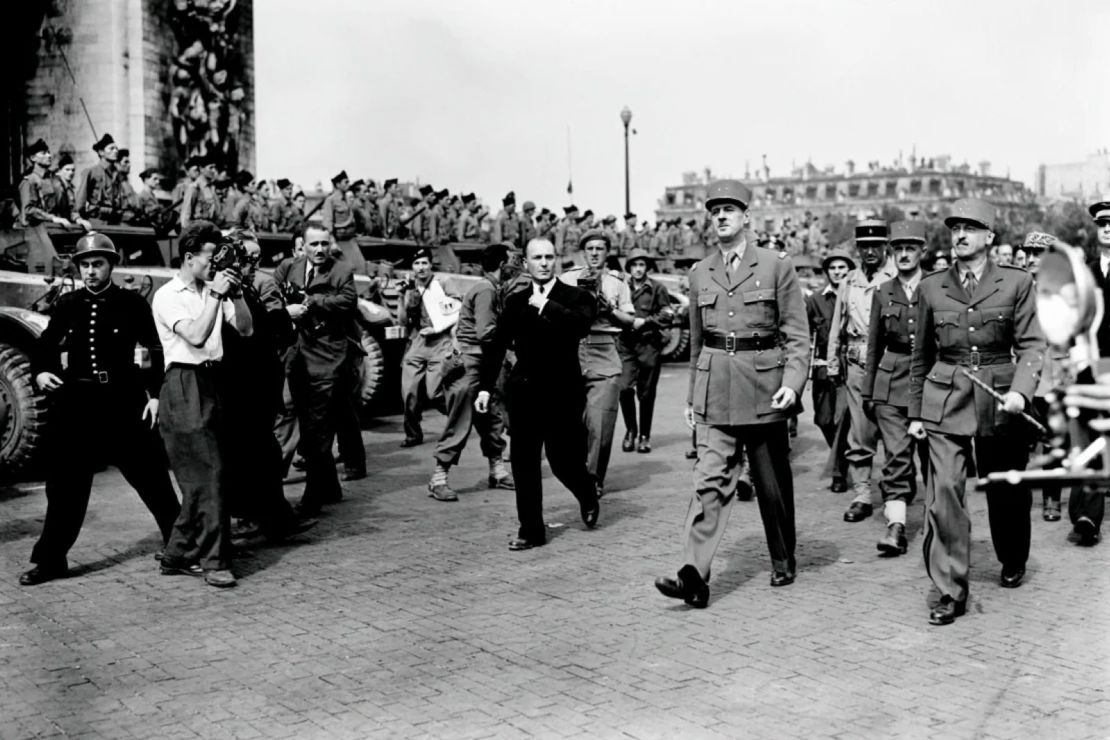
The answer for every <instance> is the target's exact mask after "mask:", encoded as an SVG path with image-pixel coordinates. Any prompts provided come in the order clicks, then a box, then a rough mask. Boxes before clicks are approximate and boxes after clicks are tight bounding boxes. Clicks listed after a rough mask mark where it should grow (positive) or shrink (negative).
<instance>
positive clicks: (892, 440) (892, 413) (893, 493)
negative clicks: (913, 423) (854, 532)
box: [873, 403, 928, 504]
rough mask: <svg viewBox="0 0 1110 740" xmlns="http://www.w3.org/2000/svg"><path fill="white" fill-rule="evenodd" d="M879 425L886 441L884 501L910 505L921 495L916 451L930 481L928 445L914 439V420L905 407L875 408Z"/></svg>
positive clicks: (881, 404)
mask: <svg viewBox="0 0 1110 740" xmlns="http://www.w3.org/2000/svg"><path fill="white" fill-rule="evenodd" d="M873 408H874V413H875V423H876V425H877V426H878V428H879V436H880V437H882V439H883V450H884V451H885V455H886V457H885V458H884V459H883V478H882V480H881V481H879V490H880V491H881V492H882V495H883V501H884V502H886V501H904V502H905V503H907V504H909V503H911V502H912V501H913V499H914V496H915V495H916V493H917V482H916V477H917V471H916V467H915V465H914V459H913V458H914V452H915V451H916V452H917V453H918V454H919V455H920V456H921V472H922V477H923V478H928V462H927V458H926V457H925V455H924V453H925V449H924V445H923V444H922V443H920V442H918V440H916V439H914V438H913V437H911V436H910V433H909V428H910V420H909V418H908V417H907V416H906V411H907V409H906V407H905V406H893V405H891V404H889V403H876V404H875V405H874V407H873Z"/></svg>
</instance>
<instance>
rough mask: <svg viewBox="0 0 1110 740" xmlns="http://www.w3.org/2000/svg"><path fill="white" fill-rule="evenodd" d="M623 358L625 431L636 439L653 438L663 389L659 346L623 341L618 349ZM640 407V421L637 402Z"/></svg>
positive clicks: (622, 400) (621, 396)
mask: <svg viewBox="0 0 1110 740" xmlns="http://www.w3.org/2000/svg"><path fill="white" fill-rule="evenodd" d="M617 349H618V350H619V351H620V358H621V385H620V388H621V390H620V404H621V415H622V416H624V428H625V429H627V430H628V431H629V432H630V433H631V434H632V436H634V437H635V436H637V435H639V436H643V437H650V436H651V422H652V419H653V418H654V416H655V390H656V387H657V386H658V385H659V371H660V369H661V368H662V363H661V362H660V357H659V346H658V345H656V344H654V343H652V342H638V341H634V340H633V341H630V340H627V339H625V338H623V337H622V338H621V340H620V342H619V343H618V345H617ZM637 401H639V403H640V414H639V419H638V420H637V417H636V402H637Z"/></svg>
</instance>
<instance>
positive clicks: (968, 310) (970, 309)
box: [967, 308, 975, 313]
mask: <svg viewBox="0 0 1110 740" xmlns="http://www.w3.org/2000/svg"><path fill="white" fill-rule="evenodd" d="M974 310H975V309H972V308H969V309H967V312H968V313H971V312H972V311H974Z"/></svg>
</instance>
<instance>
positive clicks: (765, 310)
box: [744, 289, 779, 327]
mask: <svg viewBox="0 0 1110 740" xmlns="http://www.w3.org/2000/svg"><path fill="white" fill-rule="evenodd" d="M778 318H779V312H778V306H777V304H776V303H775V291H773V290H770V289H764V290H747V291H744V319H745V321H747V323H748V324H751V325H753V326H766V327H775V326H778Z"/></svg>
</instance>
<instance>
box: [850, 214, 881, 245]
mask: <svg viewBox="0 0 1110 740" xmlns="http://www.w3.org/2000/svg"><path fill="white" fill-rule="evenodd" d="M887 236H888V231H887V227H886V221H879V220H878V219H870V220H868V221H860V222H859V223H858V224H856V241H857V242H885V241H886V240H887Z"/></svg>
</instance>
